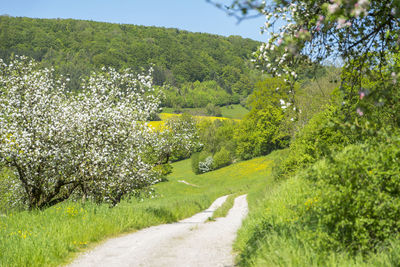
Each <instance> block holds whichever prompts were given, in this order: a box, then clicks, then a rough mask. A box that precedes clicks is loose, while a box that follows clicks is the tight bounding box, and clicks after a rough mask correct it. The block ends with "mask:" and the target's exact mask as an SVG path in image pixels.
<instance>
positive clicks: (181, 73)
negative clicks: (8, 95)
mask: <svg viewBox="0 0 400 267" xmlns="http://www.w3.org/2000/svg"><path fill="white" fill-rule="evenodd" d="M257 46H259V42H257V41H254V40H251V39H244V38H242V37H240V36H230V37H222V36H218V35H212V34H207V33H192V32H188V31H183V30H179V29H168V28H160V27H145V26H135V25H126V24H115V23H101V22H94V21H83V20H73V19H32V18H26V17H17V18H15V17H8V16H1V17H0V58H2V59H8V58H10V56H11V55H13V54H15V55H25V56H28V57H31V58H33V59H35V60H36V61H39V62H41V63H42V65H43V66H44V67H51V68H55V70H56V73H57V74H61V75H64V76H66V77H68V78H69V79H70V82H69V83H68V88H70V89H75V90H77V89H78V88H79V85H80V83H81V79H82V78H84V77H86V76H89V74H90V72H91V71H95V70H99V69H100V68H101V67H103V66H106V67H113V68H115V69H117V70H119V69H125V68H131V69H132V70H133V71H135V72H138V71H140V70H142V69H148V68H149V67H150V66H153V68H154V72H153V81H154V84H155V85H159V86H161V85H164V84H167V85H168V87H167V88H168V89H166V93H165V94H166V99H165V101H164V102H163V105H164V106H167V107H176V108H180V107H182V108H193V107H205V106H206V105H207V103H212V104H214V105H219V106H221V105H227V104H231V103H235V104H237V103H239V102H240V100H243V99H244V98H245V97H246V96H247V95H248V94H249V93H251V91H252V89H253V85H254V82H255V81H256V80H257V79H258V78H257V77H258V76H259V74H260V72H259V71H255V70H254V69H253V68H252V67H251V66H250V64H249V59H250V57H251V55H252V53H253V52H254V51H255V50H256V49H257Z"/></svg>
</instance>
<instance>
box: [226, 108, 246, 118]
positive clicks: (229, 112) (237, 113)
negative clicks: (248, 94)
mask: <svg viewBox="0 0 400 267" xmlns="http://www.w3.org/2000/svg"><path fill="white" fill-rule="evenodd" d="M221 112H222V116H223V117H226V118H231V119H243V117H244V116H246V114H247V113H249V110H248V109H246V108H244V107H243V106H241V105H230V106H223V107H221Z"/></svg>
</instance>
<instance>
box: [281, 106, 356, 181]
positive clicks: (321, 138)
mask: <svg viewBox="0 0 400 267" xmlns="http://www.w3.org/2000/svg"><path fill="white" fill-rule="evenodd" d="M337 117H339V118H340V117H342V115H340V108H338V107H335V106H330V107H328V108H327V109H326V110H324V111H322V112H320V113H319V114H317V115H315V116H314V117H313V118H312V119H311V120H310V121H309V122H308V124H307V125H306V126H305V127H304V128H303V129H302V130H301V131H300V132H299V133H298V134H297V136H296V137H295V139H294V141H293V142H292V143H291V144H290V150H289V154H288V156H287V158H286V159H285V160H284V161H283V162H282V164H281V166H280V167H279V168H280V172H278V173H279V175H286V176H287V175H289V174H293V173H295V172H296V171H297V170H300V169H301V168H305V167H306V166H307V165H309V164H312V163H314V162H315V161H317V160H318V159H320V158H323V157H325V156H327V155H329V154H330V153H331V152H332V151H334V150H340V149H342V148H343V147H344V146H346V144H349V143H350V142H351V139H350V136H349V135H347V134H346V133H345V132H344V130H343V129H342V128H341V127H340V125H338V124H336V123H335V120H336V119H337ZM277 178H280V177H277Z"/></svg>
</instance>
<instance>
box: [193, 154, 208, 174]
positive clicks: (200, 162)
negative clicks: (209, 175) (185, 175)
mask: <svg viewBox="0 0 400 267" xmlns="http://www.w3.org/2000/svg"><path fill="white" fill-rule="evenodd" d="M191 160H192V170H193V172H194V173H195V174H201V173H204V172H209V171H211V170H212V162H213V158H212V156H211V154H210V153H209V152H207V151H205V150H203V151H201V152H200V153H193V155H192V157H191Z"/></svg>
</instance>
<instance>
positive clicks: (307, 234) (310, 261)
mask: <svg viewBox="0 0 400 267" xmlns="http://www.w3.org/2000/svg"><path fill="white" fill-rule="evenodd" d="M280 155H282V153H281V154H275V156H280ZM270 158H272V157H271V156H270ZM272 178H273V177H269V179H268V181H273V179H272ZM269 185H270V186H267V187H264V188H261V189H256V188H253V189H252V190H250V192H249V194H248V200H249V205H250V212H249V216H248V217H247V218H246V219H245V221H244V223H243V226H242V228H241V229H240V230H239V232H238V238H237V240H236V242H235V245H234V247H235V249H236V250H237V251H238V252H239V255H238V257H237V259H236V260H237V263H238V265H239V266H263V267H264V266H399V263H400V241H399V240H392V241H390V244H389V246H387V247H386V248H385V249H382V250H378V251H377V252H376V253H371V254H369V255H357V256H352V255H350V254H349V253H347V252H346V251H327V250H321V249H318V248H317V247H316V246H315V242H311V241H315V240H317V239H318V234H319V233H318V232H314V231H313V225H312V224H311V225H310V222H309V221H307V224H306V223H305V221H304V220H302V216H303V214H304V209H307V207H308V206H309V205H312V203H313V200H312V199H310V196H311V195H312V194H311V190H312V186H311V185H310V183H309V182H308V181H307V180H305V179H304V178H302V177H301V176H296V177H292V178H289V179H287V180H283V181H280V182H277V183H273V182H270V183H269ZM312 239H314V240H312Z"/></svg>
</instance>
